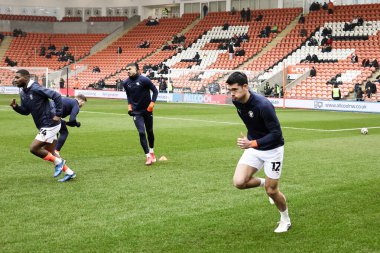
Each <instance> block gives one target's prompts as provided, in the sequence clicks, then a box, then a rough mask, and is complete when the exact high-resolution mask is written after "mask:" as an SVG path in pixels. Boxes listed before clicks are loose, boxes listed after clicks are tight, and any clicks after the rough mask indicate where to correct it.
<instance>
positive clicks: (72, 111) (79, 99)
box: [55, 94, 87, 155]
mask: <svg viewBox="0 0 380 253" xmlns="http://www.w3.org/2000/svg"><path fill="white" fill-rule="evenodd" d="M86 102H87V98H86V97H85V95H83V94H78V95H77V96H76V97H75V98H66V97H62V104H63V112H62V118H65V117H67V116H69V115H70V118H69V121H67V122H66V121H64V120H63V119H62V120H61V129H60V130H59V138H58V142H57V147H56V148H55V153H57V154H58V155H59V152H60V151H61V149H62V147H63V145H64V144H65V142H66V139H67V137H68V136H69V130H68V129H67V126H69V127H80V126H81V124H80V122H78V121H77V115H78V113H79V110H80V108H82V106H83V105H84V104H85V103H86Z"/></svg>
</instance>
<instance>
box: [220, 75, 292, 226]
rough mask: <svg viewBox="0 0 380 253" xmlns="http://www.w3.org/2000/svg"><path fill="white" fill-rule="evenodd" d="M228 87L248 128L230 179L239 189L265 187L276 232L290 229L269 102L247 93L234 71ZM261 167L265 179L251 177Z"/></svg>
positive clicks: (280, 148) (280, 147)
mask: <svg viewBox="0 0 380 253" xmlns="http://www.w3.org/2000/svg"><path fill="white" fill-rule="evenodd" d="M227 87H228V90H229V92H230V93H231V97H232V101H233V104H234V105H235V107H236V108H237V112H238V114H239V116H240V118H241V119H242V120H243V122H244V124H245V125H246V127H247V130H248V134H247V136H244V135H241V136H240V137H239V138H238V139H237V145H238V146H239V147H240V148H241V149H244V153H243V155H242V157H241V158H240V160H239V162H238V164H237V166H236V169H235V174H234V177H233V183H234V186H235V187H236V188H238V189H249V188H255V187H260V186H261V187H265V190H266V193H267V194H268V196H269V197H270V200H271V201H273V202H274V204H276V206H277V208H278V209H279V211H280V216H281V218H280V222H279V224H278V227H277V228H276V229H275V230H274V232H276V233H282V232H287V231H288V230H289V229H290V227H291V222H290V218H289V214H288V207H287V204H286V199H285V196H284V194H283V193H282V192H280V190H279V180H280V176H281V172H282V165H283V158H284V138H283V136H282V131H281V126H280V122H279V121H278V118H277V116H276V112H275V110H274V107H273V105H272V103H271V102H270V101H269V100H268V99H266V98H265V97H263V96H260V95H258V94H256V93H253V92H250V91H249V87H248V79H247V76H246V75H245V74H244V73H242V72H234V73H232V74H231V75H230V76H229V77H228V79H227ZM262 168H264V173H265V176H266V177H265V179H264V178H258V177H254V175H255V173H257V172H258V171H259V170H261V169H262Z"/></svg>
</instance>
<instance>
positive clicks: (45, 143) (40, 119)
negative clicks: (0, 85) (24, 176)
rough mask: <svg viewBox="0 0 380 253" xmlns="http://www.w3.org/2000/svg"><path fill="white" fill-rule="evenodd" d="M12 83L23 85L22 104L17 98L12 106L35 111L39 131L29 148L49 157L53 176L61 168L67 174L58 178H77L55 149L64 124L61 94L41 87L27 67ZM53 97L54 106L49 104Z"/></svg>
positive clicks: (28, 111)
mask: <svg viewBox="0 0 380 253" xmlns="http://www.w3.org/2000/svg"><path fill="white" fill-rule="evenodd" d="M13 83H15V84H16V85H17V87H19V88H21V91H20V98H21V105H18V104H17V103H16V99H13V100H12V102H11V104H10V105H11V107H12V108H13V110H15V111H16V112H18V113H20V114H22V115H29V114H32V116H33V120H34V123H35V124H36V127H37V129H38V130H39V133H38V134H37V136H36V138H35V139H34V141H33V142H32V144H31V145H30V152H31V153H32V154H34V155H35V156H38V157H40V158H43V159H44V160H47V161H50V162H52V163H54V165H55V172H54V177H58V176H59V175H60V174H61V172H62V171H64V172H66V174H65V176H64V177H63V178H62V179H60V180H58V181H59V182H66V181H69V180H70V179H72V178H74V177H75V176H76V174H75V173H74V171H72V170H71V169H70V168H69V167H68V166H67V165H66V161H65V160H64V159H62V158H60V157H59V156H57V155H56V154H55V153H54V148H55V145H56V143H57V133H58V131H59V129H60V128H61V117H62V108H63V107H62V97H61V95H60V94H59V93H58V92H56V91H53V90H49V89H47V88H43V87H41V86H40V85H39V84H38V83H37V82H34V81H33V80H31V79H30V74H29V72H28V71H27V70H25V69H20V70H18V71H17V72H16V75H15V77H14V80H13ZM50 99H52V100H53V101H54V106H52V105H51V104H50Z"/></svg>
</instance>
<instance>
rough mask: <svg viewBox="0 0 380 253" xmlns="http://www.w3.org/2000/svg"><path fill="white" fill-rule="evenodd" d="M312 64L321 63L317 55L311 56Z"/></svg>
mask: <svg viewBox="0 0 380 253" xmlns="http://www.w3.org/2000/svg"><path fill="white" fill-rule="evenodd" d="M310 62H313V63H317V62H319V59H318V56H317V55H316V54H313V55H312V56H311V61H310Z"/></svg>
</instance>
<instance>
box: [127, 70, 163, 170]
mask: <svg viewBox="0 0 380 253" xmlns="http://www.w3.org/2000/svg"><path fill="white" fill-rule="evenodd" d="M126 70H127V74H128V76H129V78H128V79H126V80H125V81H123V87H124V90H125V92H126V94H127V99H128V114H129V115H130V116H132V117H133V121H134V123H135V126H136V128H137V131H138V133H139V136H140V144H141V146H142V148H143V150H144V152H145V155H146V162H145V165H152V164H153V163H154V162H156V157H155V155H154V150H153V148H154V133H153V108H154V105H155V103H156V99H157V96H158V90H157V88H156V86H154V84H153V83H152V81H151V80H150V79H149V78H147V77H145V76H142V75H140V74H139V72H138V70H139V67H138V65H137V63H130V64H128V65H127V68H126ZM151 91H152V92H153V96H152V97H151V95H150V92H151ZM145 132H146V134H147V136H148V142H149V146H148V143H147V140H146V137H147V136H146V134H145Z"/></svg>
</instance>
